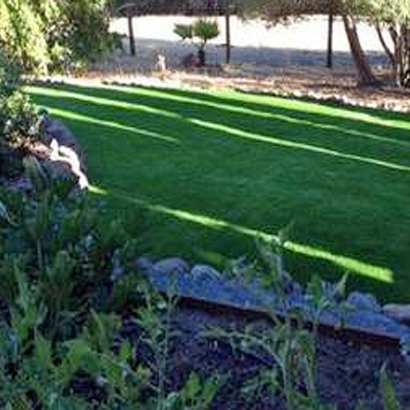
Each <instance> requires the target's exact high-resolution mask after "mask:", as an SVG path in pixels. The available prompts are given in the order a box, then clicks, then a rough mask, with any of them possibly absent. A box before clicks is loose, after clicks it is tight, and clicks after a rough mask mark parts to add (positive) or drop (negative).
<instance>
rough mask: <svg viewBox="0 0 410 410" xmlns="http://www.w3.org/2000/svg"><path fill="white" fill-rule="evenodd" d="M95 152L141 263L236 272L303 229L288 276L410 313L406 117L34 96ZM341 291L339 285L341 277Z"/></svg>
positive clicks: (315, 107) (262, 100)
mask: <svg viewBox="0 0 410 410" xmlns="http://www.w3.org/2000/svg"><path fill="white" fill-rule="evenodd" d="M28 91H29V92H30V94H31V96H32V97H33V99H34V101H35V102H36V103H37V104H38V105H39V106H44V107H47V108H48V109H50V112H51V113H52V114H53V115H55V116H57V117H61V118H62V119H64V121H66V122H67V124H68V125H69V126H70V127H71V128H72V129H73V130H74V132H75V134H76V135H78V136H79V138H80V140H81V143H82V144H83V146H84V149H85V151H86V152H87V159H88V163H89V170H90V178H91V181H92V183H93V185H94V186H95V189H94V191H95V192H98V193H99V194H100V195H99V196H100V197H101V196H102V197H104V198H105V200H106V201H107V202H108V204H109V208H110V209H111V211H112V212H113V214H118V213H121V214H126V213H127V212H129V215H130V218H129V225H130V226H132V225H135V230H136V231H139V232H140V233H141V236H140V251H141V252H146V253H150V254H152V255H155V256H159V255H164V256H165V255H177V254H178V255H181V256H185V257H188V258H192V259H195V260H208V261H210V262H212V263H214V264H216V265H224V264H225V262H226V259H227V258H228V259H230V258H233V257H237V256H238V255H241V254H250V253H252V252H253V251H254V249H255V247H254V243H253V238H254V237H255V236H258V235H262V236H263V235H264V234H269V233H270V232H277V231H278V229H279V228H281V227H283V226H284V225H287V224H288V223H289V222H292V221H293V230H292V232H291V234H290V241H288V242H287V244H286V246H285V247H286V253H287V255H286V256H287V258H288V261H289V262H288V264H289V270H290V271H291V272H295V273H296V275H297V277H298V278H299V279H301V280H305V279H308V278H309V277H310V276H311V275H312V274H313V273H318V274H320V275H322V276H323V277H324V278H327V279H329V278H332V276H331V274H330V275H329V272H333V274H334V275H335V276H338V277H340V276H341V275H342V274H343V273H344V271H345V270H346V269H348V270H350V271H351V272H352V275H351V279H350V283H351V284H352V286H355V287H359V288H360V289H362V290H368V291H373V292H374V293H375V294H376V295H377V296H379V297H381V298H382V299H384V300H390V301H391V300H406V299H407V300H408V297H409V292H410V290H409V287H408V286H407V284H408V280H409V277H408V272H409V271H410V258H409V254H408V244H409V242H410V237H409V233H408V232H409V231H408V229H407V228H406V226H408V224H409V223H410V212H409V209H410V207H409V205H410V200H409V197H408V195H407V188H408V186H409V182H410V181H409V179H410V174H409V171H410V161H409V158H408V155H407V152H408V149H409V147H410V141H409V137H408V135H409V129H410V122H409V120H408V117H407V116H406V115H399V114H395V113H388V112H382V111H371V110H357V109H348V108H340V107H335V106H330V105H323V104H322V105H320V104H313V103H308V102H302V101H294V100H287V99H281V98H271V97H269V96H261V95H250V94H249V95H246V94H243V93H237V92H232V91H221V92H196V91H191V90H165V89H154V88H133V87H105V88H104V87H79V86H70V85H59V86H58V85H55V86H43V87H30V88H28ZM333 279H334V277H333Z"/></svg>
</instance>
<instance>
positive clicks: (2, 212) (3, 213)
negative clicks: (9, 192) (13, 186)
mask: <svg viewBox="0 0 410 410" xmlns="http://www.w3.org/2000/svg"><path fill="white" fill-rule="evenodd" d="M0 219H3V220H5V221H6V222H7V223H8V224H10V225H12V226H16V223H15V222H14V221H13V219H12V217H11V215H10V213H9V211H8V209H7V207H6V205H4V203H3V202H2V201H0Z"/></svg>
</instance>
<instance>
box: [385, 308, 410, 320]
mask: <svg viewBox="0 0 410 410" xmlns="http://www.w3.org/2000/svg"><path fill="white" fill-rule="evenodd" d="M383 313H384V314H385V315H386V316H389V317H390V318H392V319H395V320H397V321H398V322H400V323H403V324H407V325H410V305H398V304H389V305H385V306H383Z"/></svg>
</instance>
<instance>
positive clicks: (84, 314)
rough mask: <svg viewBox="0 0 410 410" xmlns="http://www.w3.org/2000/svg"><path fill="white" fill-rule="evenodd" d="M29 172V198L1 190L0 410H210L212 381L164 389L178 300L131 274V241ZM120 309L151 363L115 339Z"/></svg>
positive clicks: (32, 166)
mask: <svg viewBox="0 0 410 410" xmlns="http://www.w3.org/2000/svg"><path fill="white" fill-rule="evenodd" d="M26 171H27V174H28V175H30V176H31V179H32V183H33V185H34V186H35V187H36V190H35V193H34V195H33V196H32V197H25V196H22V195H21V194H19V193H13V192H1V191H0V198H2V199H3V202H0V283H1V287H0V407H1V408H11V409H14V408H19V409H20V408H21V409H31V408H43V409H56V410H57V409H64V408H73V409H74V408H75V409H87V408H99V409H107V410H108V409H124V410H126V409H130V410H131V409H136V408H157V409H165V408H169V409H171V408H172V409H179V408H181V409H182V408H188V407H189V408H195V409H198V410H200V409H205V408H209V404H210V402H211V401H212V399H213V396H214V394H215V392H216V388H217V381H216V378H210V379H209V380H207V381H202V380H200V378H199V377H197V376H196V375H194V374H192V375H191V376H190V377H189V379H188V381H187V384H186V386H185V387H183V388H182V389H181V390H180V391H177V392H170V393H169V392H168V391H167V389H166V386H167V384H166V378H165V377H166V364H167V358H168V354H169V352H168V341H169V338H170V327H169V323H170V314H171V313H172V311H173V309H174V307H175V299H172V300H162V299H160V298H159V296H157V295H155V294H154V293H152V291H151V290H150V288H149V286H148V283H146V281H145V279H144V277H142V276H141V275H139V274H138V272H136V271H135V268H134V263H133V258H134V257H135V243H134V240H133V239H131V238H129V237H128V235H127V234H126V232H125V231H124V230H123V229H122V225H121V224H120V223H118V222H116V221H107V220H106V219H104V217H101V215H103V214H104V213H103V212H101V209H96V208H95V206H94V207H93V208H92V207H90V206H89V205H90V204H89V201H88V198H87V196H86V194H82V195H79V196H75V197H72V196H71V195H69V193H70V192H71V188H72V186H71V185H70V183H69V182H67V181H66V182H61V183H58V184H57V185H50V182H49V180H48V178H47V176H46V174H45V173H44V171H43V170H42V169H41V167H40V166H39V164H38V163H37V162H36V161H35V160H30V161H26ZM164 302H165V303H164ZM164 306H165V309H164ZM164 312H165V316H164ZM122 314H124V315H125V314H127V315H129V314H133V315H134V317H135V320H136V322H138V325H139V326H140V327H142V329H143V332H144V337H143V341H144V343H146V347H147V349H149V350H150V351H151V352H152V354H153V355H154V357H155V360H154V363H151V364H150V366H149V369H148V367H146V365H145V364H144V363H142V362H141V360H140V358H139V357H138V358H136V357H134V349H133V347H132V345H131V342H130V341H128V340H124V339H123V338H122V337H120V328H121V326H122V319H121V315H122Z"/></svg>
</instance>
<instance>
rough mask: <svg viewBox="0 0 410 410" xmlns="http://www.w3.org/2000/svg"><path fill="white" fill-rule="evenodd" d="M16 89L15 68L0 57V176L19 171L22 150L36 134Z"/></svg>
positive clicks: (30, 113)
mask: <svg viewBox="0 0 410 410" xmlns="http://www.w3.org/2000/svg"><path fill="white" fill-rule="evenodd" d="M19 85H20V78H19V72H18V70H17V68H16V65H15V64H13V63H12V62H10V60H8V59H6V58H5V57H4V56H2V55H1V54H0V160H1V161H0V176H2V175H6V176H8V175H10V174H13V173H14V171H16V172H17V171H21V159H22V155H23V153H24V150H25V147H26V146H27V145H28V143H29V142H30V140H31V139H32V138H35V134H36V130H35V128H36V127H35V124H36V123H37V115H36V112H35V109H34V106H33V105H32V104H31V103H30V101H29V99H28V97H27V96H26V95H25V94H24V93H22V91H21V89H20V88H19Z"/></svg>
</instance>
